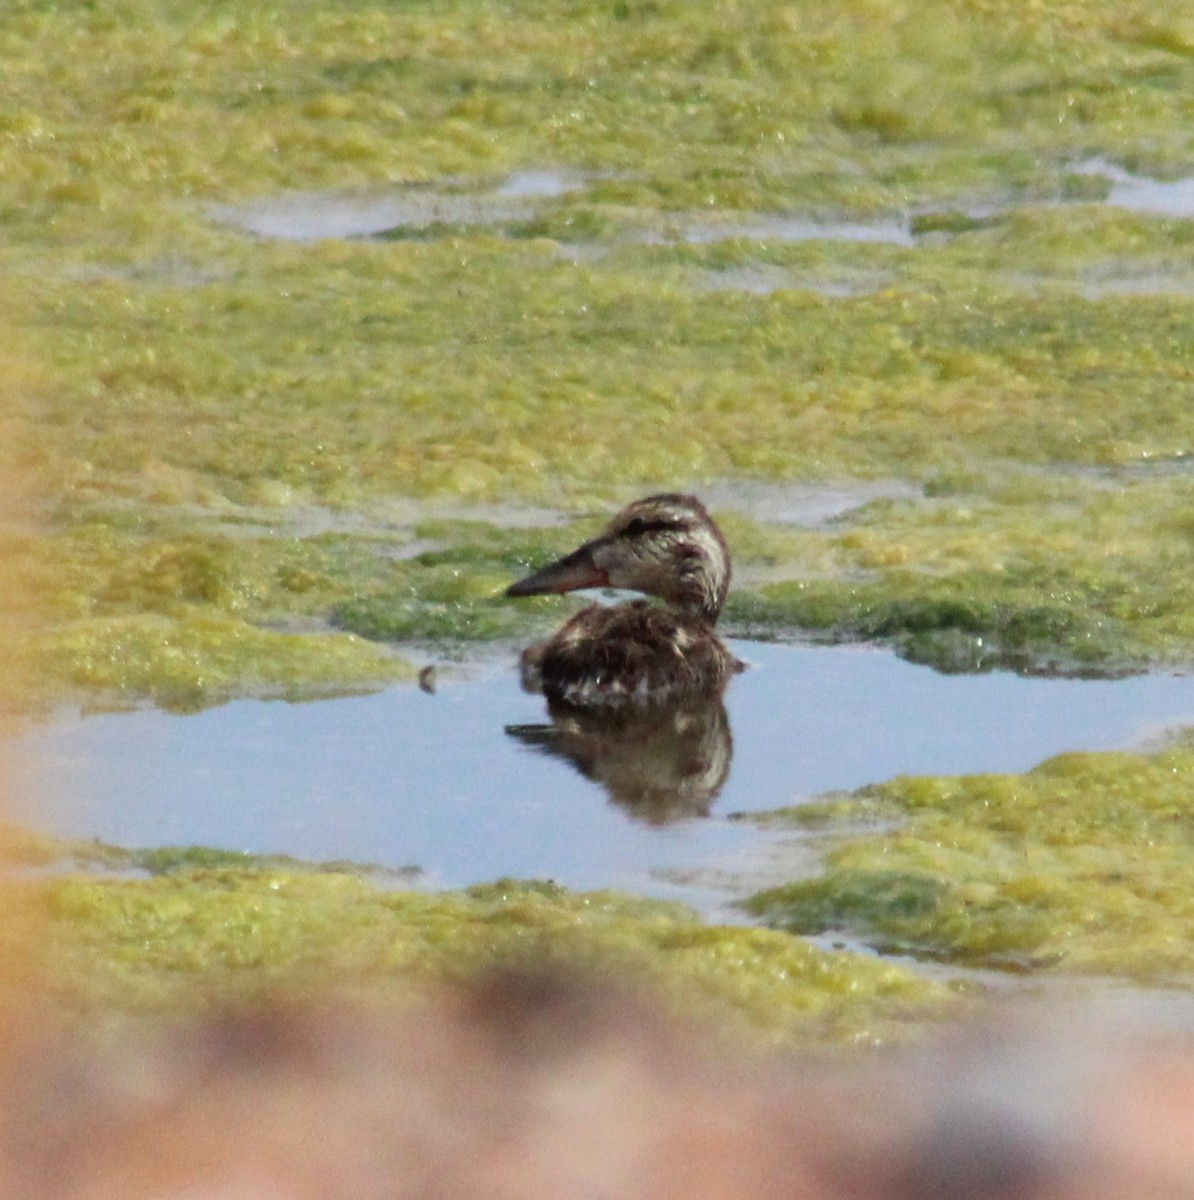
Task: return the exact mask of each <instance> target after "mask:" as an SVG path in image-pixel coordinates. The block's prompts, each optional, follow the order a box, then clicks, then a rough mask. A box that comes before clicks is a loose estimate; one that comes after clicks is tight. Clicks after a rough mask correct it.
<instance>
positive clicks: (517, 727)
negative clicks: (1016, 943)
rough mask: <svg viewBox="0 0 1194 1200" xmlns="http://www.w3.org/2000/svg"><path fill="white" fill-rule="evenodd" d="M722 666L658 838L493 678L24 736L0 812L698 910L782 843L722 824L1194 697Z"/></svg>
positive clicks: (789, 659)
mask: <svg viewBox="0 0 1194 1200" xmlns="http://www.w3.org/2000/svg"><path fill="white" fill-rule="evenodd" d="M735 649H736V652H737V653H738V654H739V655H740V656H742V657H743V658H745V659H747V660H749V661H750V662H751V663H752V668H751V669H750V670H749V671H748V672H746V673H745V674H744V675H741V676H739V677H738V678H736V679H735V680H734V681H733V683H732V685H731V687H730V690H729V693H728V696H727V705H726V707H727V712H728V717H729V725H730V728H731V730H732V759H729V758H728V756H727V758H728V761H727V764H726V765H728V777H726V779H725V782H724V786H722V787H721V788H720V791H716V790H715V792H714V794H710V795H707V796H706V797H705V801H704V803H700V802H699V801H698V802H697V803H695V804H689V806H688V807H687V808H684V806H679V807H678V808H677V810H676V812H679V813H680V814H681V815H680V816H679V817H678V819H674V820H670V821H669V820H666V818H667V817H669V816H675V813H668V812H663V813H662V814H661V812H660V811H659V810H658V809H655V810H652V809H650V808H649V807H646V808H637V807H636V806H635V804H634V803H632V802H627V800H626V798H625V796H623V797H621V802H616V801H615V799H611V795H610V791H609V790H607V788H606V787H604V786H603V785H602V784H601V783H600V782H598V780H599V779H600V778H601V777H602V774H603V772H602V769H601V764H597V769H595V770H594V769H590V771H589V775H590V776H592V777H586V776H585V775H583V774H582V773H581V772H580V771H579V770H577V769H575V767H574V766H573V764H572V763H571V762H570V761H569V759H568V758H567V757H566V756H562V755H561V754H560V753H558V752H557V753H550V752H545V746H544V745H543V742H544V740H545V736H542V735H543V732H544V731H543V727H544V726H545V725H547V724H549V722H548V720H547V717H546V714H545V709H544V704H543V701H542V699H541V698H540V697H537V696H528V695H525V694H524V693H522V692H521V691H520V690H519V688H518V685H517V680H516V677H515V672H514V669H513V665H512V664H511V663H509V662H508V661H503V662H501V663H492V664H488V665H485V666H482V667H475V668H472V669H470V670H469V671H467V672H466V673H465V674H464V675H463V676H462V677H456V678H453V677H451V676H448V677H444V676H443V673H442V672H441V683H440V686H439V688H438V691H437V692H436V694H434V695H428V694H425V693H423V692H421V691H418V690H417V689H415V688H412V687H396V688H392V689H390V690H387V691H383V692H380V693H378V694H375V695H371V696H354V697H347V698H341V699H333V700H322V701H317V702H309V703H302V704H296V703H286V702H282V701H259V700H241V701H236V702H234V703H230V704H226V705H223V706H222V707H219V708H214V709H210V710H208V711H206V712H202V713H198V714H195V715H184V716H180V715H173V714H169V713H165V712H161V711H158V710H154V709H150V710H144V711H137V712H132V713H117V714H109V715H100V716H89V717H82V716H79V715H66V716H64V717H62V718H61V719H60V720H58V721H57V722H56V723H54V724H52V725H49V726H47V727H45V728H42V729H39V730H36V731H34V732H32V733H29V734H27V735H25V736H24V737H23V738H22V739H21V743H22V744H21V747H20V749H21V750H22V751H23V753H19V754H18V755H14V756H12V757H13V759H14V760H16V761H17V762H18V763H19V764H20V765H19V766H14V767H12V768H11V769H12V770H14V771H16V772H17V773H18V776H19V777H18V778H17V779H16V780H14V781H13V782H14V784H15V786H14V787H13V788H12V789H11V794H13V795H17V796H25V797H28V798H29V800H30V803H29V806H28V808H27V810H26V811H25V812H24V813H18V816H19V817H20V818H21V819H23V820H24V821H25V822H26V823H27V824H30V825H33V826H34V827H37V828H41V829H44V830H46V831H48V832H53V833H59V834H64V835H72V836H85V837H96V838H101V839H103V840H104V841H107V842H111V843H115V844H117V845H122V846H130V847H142V846H160V845H169V844H203V845H210V846H218V847H223V848H227V849H232V850H241V851H252V852H259V853H285V854H291V855H295V856H298V857H301V858H307V859H324V860H326V859H339V858H344V859H351V860H355V861H359V862H368V863H379V864H382V865H385V866H387V867H393V868H400V867H405V866H409V865H417V866H418V867H420V868H422V870H423V872H424V877H425V879H426V882H427V883H428V884H430V885H432V886H461V885H466V884H470V883H475V882H481V881H487V880H492V879H495V878H498V877H501V876H507V875H509V876H517V877H521V878H526V877H538V878H549V879H554V880H556V881H557V882H559V883H562V884H566V885H568V886H571V887H576V888H594V887H605V886H615V887H621V888H627V889H631V890H635V891H639V892H643V893H647V894H653V895H663V896H680V897H682V898H685V899H688V900H690V901H693V902H695V903H697V904H698V906H700V907H702V908H703V909H705V910H706V911H712V910H714V909H716V908H718V907H719V901H720V900H721V899H724V897H721V896H714V895H712V894H710V893H709V892H708V891H707V890H706V886H705V885H704V884H702V885H701V887H695V886H686V885H681V884H678V883H676V882H675V881H676V879H678V878H689V877H691V876H692V875H693V873H695V874H697V875H700V874H701V873H702V872H705V873H708V874H711V875H717V874H720V873H722V872H723V871H731V872H732V871H733V870H734V869H735V867H741V866H742V865H743V864H744V863H749V862H750V861H751V860H752V859H753V858H755V857H756V856H759V855H761V854H764V853H765V852H767V851H768V850H769V848H772V847H774V844H775V842H776V839H777V838H779V837H781V836H782V837H784V838H785V839H789V838H790V835H777V834H774V833H761V832H759V831H757V830H754V829H752V828H750V827H749V826H746V825H743V824H742V823H737V822H731V821H728V820H727V819H726V817H727V815H728V814H730V813H732V812H735V811H740V810H752V811H757V810H765V809H771V808H775V807H778V806H781V805H786V804H792V803H795V802H799V801H800V800H801V799H804V798H808V797H811V796H814V795H816V794H818V793H822V792H825V791H830V790H834V789H841V788H854V787H858V786H861V785H863V784H866V783H871V782H876V781H880V780H884V779H888V778H890V777H891V776H893V775H897V774H902V773H934V774H937V773H962V772H976V771H1022V770H1026V769H1028V768H1030V767H1032V766H1033V765H1035V764H1036V763H1038V762H1040V761H1041V760H1042V759H1044V758H1046V757H1049V756H1050V755H1053V754H1056V753H1058V752H1061V751H1065V750H1077V749H1110V748H1116V747H1124V746H1128V745H1131V744H1134V743H1139V742H1140V741H1141V740H1143V739H1147V738H1149V737H1150V736H1153V735H1156V734H1158V733H1159V732H1161V731H1162V730H1164V729H1165V728H1167V727H1171V726H1174V725H1181V724H1184V723H1192V724H1194V677H1181V676H1140V677H1137V678H1132V679H1124V680H1109V681H1089V680H1063V679H1029V678H1021V677H1019V676H1016V675H1011V674H1006V673H996V674H989V675H955V676H946V675H940V674H937V673H936V672H934V671H932V670H930V669H928V668H925V667H920V666H915V665H912V664H910V663H906V662H904V661H902V660H900V659H898V658H896V657H894V656H893V655H891V654H890V653H888V652H886V651H882V650H878V649H873V648H867V647H857V646H853V647H796V646H781V645H766V644H760V643H749V642H738V643H735ZM536 727H538V728H539V733H540V735H541V736H536V734H535V730H536ZM546 740H547V742H548V743H549V744H550V741H551V739H550V736H546ZM725 749H726V750H727V751H728V750H729V746H726V747H725ZM636 753H637V751H636ZM629 757H634V755H630V756H629ZM640 757H641V755H640ZM587 765H588V767H589V768H592V767H593V763H592V762H589V763H588V764H587ZM605 774H607V775H608V774H609V772H608V771H607V772H605ZM716 774H717V773H716V771H715V772H714V775H716ZM717 782H718V780H717V779H716V778H712V782H711V784H710V787H711V788H713V789H716V787H717ZM34 801H35V802H36V803H34ZM703 810H707V811H708V812H709V814H710V815H709V816H701V815H691V814H694V813H695V814H699V813H700V812H701V811H703ZM685 813H687V814H690V815H683V814H685ZM806 866H807V863H806ZM740 882H741V881H740Z"/></svg>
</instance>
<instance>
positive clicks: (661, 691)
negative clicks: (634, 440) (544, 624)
mask: <svg viewBox="0 0 1194 1200" xmlns="http://www.w3.org/2000/svg"><path fill="white" fill-rule="evenodd" d="M730 573H731V563H730V551H729V547H728V546H727V544H726V540H725V537H724V536H723V535H722V532H721V530H720V529H718V527H717V525H716V524H715V523H714V521H713V518H712V517H711V516H710V515H709V513H708V511H707V509H706V508H705V506H704V505H703V504H702V503H701V502H700V501H699V500H698V499H697V498H696V497H695V496H688V495H680V494H679V493H675V492H668V493H663V494H660V495H656V496H646V497H644V498H643V499H641V500H636V501H634V503H632V504H629V505H627V506H626V507H625V508H624V509H622V511H621V512H619V513H618V514H617V515H616V516H615V517H614V518H613V519H612V520H611V521H610V523H609V524H608V525H607V526H606V528H605V530H604V531H603V532H602V533H600V534H599V535H598V536H597V537H595V538H593V539H591V540H590V541H587V542H585V543H584V544H583V545H582V546H579V547H578V548H577V549H576V550H574V551H572V553H571V554H568V555H565V556H564V557H563V558H561V559H558V560H557V561H556V562H553V563H550V564H549V565H548V566H546V567H543V568H542V569H541V570H538V571H536V572H534V573H533V574H531V575H528V576H527V577H526V578H525V579H520V580H519V581H518V582H517V583H513V584H511V585H510V587H509V588H508V589H507V590H506V595H507V596H514V597H517V596H536V595H541V594H544V593H555V592H571V591H575V590H577V589H579V588H591V587H610V588H625V589H628V590H631V591H637V592H643V593H644V594H646V595H648V596H654V597H657V598H658V599H659V600H662V601H663V604H662V605H659V604H655V603H652V602H651V601H649V600H632V601H629V602H627V603H623V604H616V605H612V606H609V605H601V604H592V605H590V606H589V607H588V608H584V609H582V610H581V611H580V612H578V613H577V614H576V615H575V616H574V617H572V619H571V620H569V621H568V622H567V623H566V624H565V625H563V626H562V627H561V628H560V629H559V630H558V631H557V632H556V633H555V634H554V635H553V636H552V637H550V638H548V639H547V641H545V642H540V643H538V644H537V645H533V646H528V647H527V648H526V649H525V650H524V651H523V652H522V657H521V672H522V686H523V688H524V689H525V690H526V691H528V692H541V693H542V694H543V695H545V696H546V697H547V699H548V701H549V703H554V704H557V705H558V704H563V705H567V706H572V707H576V708H607V709H612V708H624V707H636V706H637V707H640V708H646V707H650V706H653V705H658V704H666V703H673V702H676V701H681V700H684V699H686V698H690V697H693V696H698V695H720V694H721V693H722V691H723V690H724V689H725V686H726V684H727V682H728V681H729V679H730V677H731V676H732V675H734V674H736V673H737V672H738V671H741V670H742V669H743V664H742V663H741V662H740V661H739V660H738V659H737V658H735V657H734V655H733V654H732V653H731V652H730V651H729V649H728V648H727V647H726V646H725V644H724V643H723V642H722V641H721V640H720V639H719V638H718V637H717V635H716V633H715V632H714V626H715V625H716V624H717V618H718V617H719V616H720V615H721V610H722V607H723V606H724V604H725V600H726V595H727V593H728V592H729V587H730Z"/></svg>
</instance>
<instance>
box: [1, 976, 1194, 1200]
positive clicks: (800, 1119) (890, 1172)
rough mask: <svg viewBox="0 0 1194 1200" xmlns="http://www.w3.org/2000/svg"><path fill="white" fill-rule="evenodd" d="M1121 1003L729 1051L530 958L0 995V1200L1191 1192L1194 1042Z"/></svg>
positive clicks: (632, 1001)
mask: <svg viewBox="0 0 1194 1200" xmlns="http://www.w3.org/2000/svg"><path fill="white" fill-rule="evenodd" d="M1059 1018H1060V1019H1059ZM1130 1025H1131V1028H1130V1029H1129V1028H1125V1025H1124V1023H1123V1022H1122V1021H1120V1022H1116V1023H1115V1024H1110V1023H1107V1022H1105V1021H1102V1020H1095V1019H1093V1018H1091V1019H1076V1014H1075V1013H1074V1012H1073V1011H1071V1010H1066V1011H1064V1012H1062V1011H1059V1010H1056V1009H1054V1010H1050V1011H1048V1012H1046V1011H1034V1012H1024V1011H1021V1012H1018V1013H1015V1014H1010V1015H1009V1014H1007V1013H1005V1014H1003V1015H1002V1016H1001V1017H998V1018H997V1019H991V1020H987V1021H985V1022H983V1023H982V1024H980V1025H974V1026H970V1027H963V1028H957V1029H953V1030H951V1031H949V1032H947V1033H945V1034H943V1035H939V1036H938V1037H936V1038H935V1039H934V1040H932V1041H930V1042H928V1043H921V1044H920V1045H918V1046H915V1047H912V1048H905V1049H901V1050H898V1051H891V1052H890V1053H884V1052H874V1051H871V1052H868V1053H867V1054H865V1055H859V1056H847V1057H843V1056H842V1055H841V1054H840V1053H838V1054H835V1055H833V1056H831V1057H821V1056H807V1055H806V1056H804V1057H800V1058H785V1059H782V1060H775V1059H772V1060H769V1061H767V1062H765V1063H764V1062H763V1061H761V1060H757V1059H756V1060H749V1061H747V1060H743V1059H742V1058H741V1057H740V1056H733V1058H732V1061H731V1057H730V1056H728V1055H727V1054H725V1053H724V1052H723V1053H722V1054H720V1055H719V1054H716V1053H714V1054H709V1053H706V1052H705V1051H702V1050H700V1049H698V1047H705V1048H706V1050H707V1048H708V1046H709V1045H710V1043H709V1041H708V1040H707V1039H705V1038H703V1037H700V1036H696V1037H693V1036H692V1035H693V1031H692V1030H684V1029H682V1028H680V1027H678V1026H677V1025H675V1024H673V1023H671V1022H669V1021H664V1020H663V1019H661V1018H660V1016H659V1014H658V1012H657V1011H656V1009H655V1008H654V1007H653V1005H652V1004H651V1003H650V1002H648V1001H645V1000H643V999H641V998H638V997H632V996H630V995H628V994H626V993H620V992H612V991H611V990H610V989H608V988H607V987H605V986H602V985H598V986H593V985H591V983H588V982H586V981H584V980H583V979H580V978H570V977H560V976H558V975H555V974H551V973H542V972H539V971H537V970H534V969H532V970H530V971H514V972H505V973H498V974H496V975H491V976H490V977H489V978H487V979H485V980H482V981H481V982H480V983H478V984H475V985H472V986H471V987H469V988H462V989H443V988H441V989H436V990H433V991H427V992H426V993H424V994H422V995H421V996H420V997H418V998H417V999H412V1000H411V1001H410V1002H409V1003H408V1004H400V1005H398V1006H394V1005H393V1004H392V1003H388V1004H386V1005H376V1006H372V1005H369V1004H367V1003H362V1002H361V1001H360V1000H355V1001H348V1000H340V999H337V998H335V997H333V996H325V997H324V998H323V999H322V1000H311V999H304V1000H301V1001H300V1000H294V999H291V998H287V997H284V996H277V997H274V998H273V999H272V1000H267V1001H259V1002H256V1003H253V1004H250V1005H247V1006H237V1007H234V1008H231V1009H228V1010H226V1011H224V1012H222V1013H219V1014H217V1015H214V1016H209V1017H207V1018H204V1019H201V1020H198V1021H188V1022H186V1023H183V1024H180V1025H177V1026H175V1027H172V1028H171V1029H170V1030H169V1031H165V1030H163V1029H162V1028H161V1027H153V1032H150V1031H149V1027H147V1026H145V1025H139V1026H137V1027H136V1028H135V1030H134V1032H133V1033H131V1034H127V1033H126V1034H124V1035H121V1036H113V1034H112V1031H111V1030H108V1031H106V1032H105V1033H104V1034H103V1035H102V1036H99V1037H97V1036H96V1035H95V1032H94V1030H93V1031H92V1032H91V1033H90V1034H88V1035H86V1036H83V1035H81V1034H80V1032H79V1029H78V1028H77V1027H73V1028H72V1029H71V1030H67V1029H64V1028H62V1027H56V1026H55V1025H53V1024H52V1023H48V1022H46V1021H45V1020H44V1019H42V1018H34V1017H32V1016H31V1015H30V1014H28V1013H25V1014H24V1015H15V1016H14V1015H12V1014H10V1016H9V1019H8V1026H7V1032H8V1034H9V1036H8V1039H7V1043H6V1045H7V1051H6V1053H5V1055H4V1059H3V1065H2V1066H0V1195H3V1196H5V1197H7V1198H9V1200H24V1198H25V1197H38V1198H39V1200H58V1198H62V1200H66V1198H70V1200H84V1198H86V1200H100V1198H108V1197H112V1198H115V1197H120V1198H121V1200H137V1198H139V1197H158V1198H161V1197H172V1198H180V1200H181V1198H183V1197H185V1198H186V1200H217V1198H218V1200H240V1198H244V1200H250V1198H252V1200H285V1198H291V1197H293V1198H296V1200H298V1198H307V1197H322V1198H334V1197H352V1198H353V1200H368V1198H371V1197H379V1198H380V1197H386V1198H387V1200H400V1198H403V1197H425V1196H426V1197H430V1196H443V1197H453V1198H454V1200H468V1198H470V1197H478V1198H480V1197H485V1198H487V1200H500V1198H502V1197H511V1198H514V1197H547V1196H556V1197H565V1196H594V1197H596V1196H618V1197H623V1198H636V1197H655V1196H669V1197H671V1196H684V1197H689V1198H690V1200H703V1198H705V1197H710V1198H712V1197H719V1198H727V1200H729V1198H734V1197H748V1196H793V1197H796V1196H799V1197H808V1198H825V1200H829V1198H833V1197H853V1198H855V1200H866V1198H870V1197H875V1198H878V1197H901V1198H904V1197H992V1198H993V1197H1034V1198H1044V1197H1058V1198H1060V1197H1067V1198H1069V1197H1073V1198H1075V1200H1076V1198H1077V1197H1083V1198H1084V1200H1101V1198H1111V1197H1129V1196H1131V1197H1165V1198H1166V1200H1169V1198H1172V1197H1181V1196H1194V1037H1191V1036H1190V1035H1189V1034H1188V1033H1184V1034H1180V1035H1175V1034H1173V1033H1172V1032H1168V1033H1162V1032H1159V1031H1158V1030H1156V1029H1152V1030H1150V1029H1148V1028H1146V1027H1145V1024H1144V1023H1137V1022H1135V1021H1133V1022H1131V1023H1130Z"/></svg>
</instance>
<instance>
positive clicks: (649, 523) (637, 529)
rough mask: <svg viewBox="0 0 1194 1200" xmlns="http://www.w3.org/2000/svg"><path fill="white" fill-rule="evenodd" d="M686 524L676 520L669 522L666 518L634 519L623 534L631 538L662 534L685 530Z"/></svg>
mask: <svg viewBox="0 0 1194 1200" xmlns="http://www.w3.org/2000/svg"><path fill="white" fill-rule="evenodd" d="M683 528H684V522H682V521H676V520H670V521H669V520H667V519H666V518H662V517H660V518H656V519H654V520H647V519H645V518H643V517H634V518H633V519H632V520H630V521H629V522H627V525H626V528H625V530H624V531H623V532H625V533H627V534H628V535H629V536H630V537H641V536H642V535H643V534H644V533H662V532H663V531H664V530H675V529H683Z"/></svg>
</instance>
